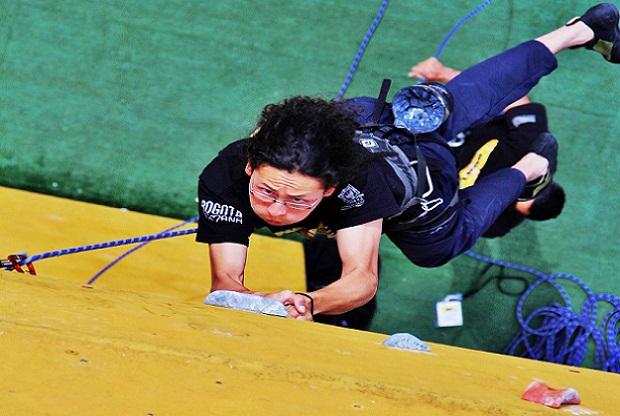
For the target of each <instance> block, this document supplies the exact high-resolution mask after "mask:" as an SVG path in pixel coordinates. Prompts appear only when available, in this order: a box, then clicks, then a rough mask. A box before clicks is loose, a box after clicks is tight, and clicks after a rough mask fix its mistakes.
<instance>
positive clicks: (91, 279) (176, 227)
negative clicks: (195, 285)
mask: <svg viewBox="0 0 620 416" xmlns="http://www.w3.org/2000/svg"><path fill="white" fill-rule="evenodd" d="M196 221H198V217H192V218H189V219H187V220H185V221H183V222H181V223H179V224H177V225H173V226H172V227H169V228H166V229H165V230H163V231H162V233H166V232H169V231H173V230H176V229H178V228H181V227H183V226H184V225H187V224H189V223H192V222H196ZM151 241H153V240H148V241H144V242H142V243H140V244H138V245H137V246H135V247H132V248H131V249H129V250H127V251H126V252H124V253H123V254H121V255H120V256H118V257H117V258H115V259H114V260H112V261H111V262H110V263H108V265H107V266H105V267H104V268H103V269H101V270H99V271H98V272H97V273H95V274H94V275H93V277H91V278H90V279H89V280H88V282H86V285H87V286H90V285H92V284H93V283H95V282H96V281H97V279H99V278H100V277H101V275H102V274H104V273H105V272H107V271H108V270H110V269H111V268H112V267H114V266H116V264H118V263H119V262H120V261H121V260H123V259H124V258H125V257H127V256H129V255H130V254H131V253H133V252H135V251H138V250H140V249H141V248H142V247H144V246H145V245H147V244H148V243H150V242H151Z"/></svg>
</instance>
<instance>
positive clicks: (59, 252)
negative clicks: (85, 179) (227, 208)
mask: <svg viewBox="0 0 620 416" xmlns="http://www.w3.org/2000/svg"><path fill="white" fill-rule="evenodd" d="M196 231H197V229H192V230H181V231H167V232H161V233H157V234H150V235H145V236H142V237H134V238H125V239H122V240H114V241H106V242H103V243H96V244H88V245H85V246H80V247H73V248H65V249H62V250H54V251H47V252H45V253H41V254H35V255H34V256H30V257H27V258H25V259H24V260H22V261H21V262H20V264H21V265H25V264H28V263H34V262H35V261H39V260H43V259H49V258H51V257H60V256H65V255H67V254H75V253H81V252H83V251H91V250H99V249H102V248H110V247H117V246H123V245H127V244H135V243H143V242H148V241H153V240H161V239H164V238H172V237H178V236H181V235H188V234H195V233H196Z"/></svg>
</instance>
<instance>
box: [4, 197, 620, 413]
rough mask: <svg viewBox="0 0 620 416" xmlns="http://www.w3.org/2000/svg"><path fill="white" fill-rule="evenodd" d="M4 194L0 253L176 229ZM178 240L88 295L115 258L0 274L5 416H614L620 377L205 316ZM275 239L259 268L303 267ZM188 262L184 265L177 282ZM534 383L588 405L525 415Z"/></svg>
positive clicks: (332, 330) (198, 285)
mask: <svg viewBox="0 0 620 416" xmlns="http://www.w3.org/2000/svg"><path fill="white" fill-rule="evenodd" d="M7 195H10V196H12V197H15V196H16V195H17V196H19V198H16V199H15V198H14V199H12V200H11V201H12V202H11V207H10V215H11V217H7V212H8V211H7V209H6V204H3V207H2V210H3V212H2V214H3V215H2V219H1V220H0V221H1V222H2V226H3V227H4V228H2V230H3V233H2V237H1V238H2V240H0V249H1V250H3V251H7V254H8V252H11V251H16V250H19V249H21V248H27V249H28V251H29V252H31V253H35V252H40V251H45V250H47V249H49V248H60V247H69V246H73V245H79V244H83V243H89V242H93V241H99V240H102V241H103V240H106V239H110V235H112V234H114V238H116V237H125V236H130V235H141V234H142V233H150V232H155V231H159V230H160V229H163V228H165V227H167V226H169V225H171V224H174V223H175V221H174V220H170V219H162V218H157V217H152V216H142V215H140V214H136V213H127V212H120V211H119V212H117V210H111V209H110V208H104V207H96V206H93V205H88V204H80V203H74V202H71V201H63V200H56V199H54V200H53V201H52V200H48V197H42V196H38V195H33V194H28V193H22V192H21V191H19V192H18V191H10V190H6V189H3V190H0V198H2V200H3V201H7V199H5V197H6V196H7ZM39 198H43V199H39ZM56 203H58V204H59V206H60V207H64V208H62V209H61V211H62V215H59V216H57V217H55V216H54V215H56V214H53V215H52V214H50V212H54V211H55V208H54V204H56ZM13 204H15V205H19V204H23V206H22V207H21V208H19V207H16V206H13ZM32 204H38V205H37V206H36V207H31V205H32ZM74 204H77V205H74ZM37 207H38V209H37ZM52 208H54V209H52ZM28 210H30V211H28ZM37 210H38V211H44V212H45V214H37V215H39V216H36V215H34V214H35V213H34V211H37ZM28 215H34V216H28ZM45 215H47V217H45ZM117 215H118V216H120V217H119V218H125V221H124V224H121V222H123V221H121V222H119V223H116V219H113V217H115V216H117ZM26 217H27V218H28V221H25V220H24V219H25V218H26ZM19 219H21V220H20V221H17V220H19ZM22 220H24V221H22ZM54 222H56V223H57V224H59V225H61V226H59V227H58V228H57V231H56V232H54V231H52V229H53V227H52V226H51V225H50V224H48V223H54ZM9 223H10V227H13V228H10V229H8V230H9V231H7V232H4V231H5V230H7V228H6V227H5V225H6V224H9ZM78 224H79V226H78ZM119 224H120V225H119ZM117 227H120V228H117ZM178 240H181V241H178V242H176V243H173V242H172V241H171V242H170V243H171V244H179V246H174V245H173V246H169V247H168V248H166V249H164V248H158V247H156V244H160V243H162V244H165V243H163V242H160V243H157V242H155V243H153V244H152V247H151V248H150V251H149V249H146V250H147V251H145V252H144V253H147V254H143V256H144V257H140V261H139V262H138V263H140V264H139V265H135V266H131V265H129V264H127V265H125V266H124V267H125V268H123V269H118V270H122V272H117V273H119V274H118V275H115V276H112V275H109V276H107V277H106V276H105V275H104V277H102V281H101V282H100V283H98V284H95V285H94V287H92V288H85V287H82V283H83V282H84V281H85V278H88V277H89V274H90V273H94V272H95V271H97V270H98V269H99V268H100V267H102V265H103V264H100V262H101V263H105V262H106V261H107V260H108V258H98V257H93V259H96V261H95V260H86V259H82V258H80V256H86V254H84V255H81V254H78V255H75V256H74V257H75V258H74V259H72V260H71V261H68V257H67V258H65V260H64V261H65V263H63V261H62V260H61V259H62V258H60V259H58V260H43V261H41V262H40V264H38V266H39V272H40V274H39V275H38V276H30V275H27V274H19V273H16V272H7V271H0V415H2V416H4V415H11V416H13V415H15V416H20V415H28V416H30V415H158V416H161V415H199V414H200V415H210V416H211V415H216V416H217V415H222V416H224V415H226V416H228V415H240V416H241V415H243V416H246V415H252V416H274V415H285V414H286V415H290V414H299V415H304V416H305V415H339V416H340V415H360V414H366V415H390V416H394V415H425V416H426V415H441V416H444V415H446V416H447V415H450V416H461V415H496V416H500V415H501V416H517V415H519V416H530V415H559V414H562V415H571V414H572V415H578V414H579V415H609V416H611V415H618V414H620V413H619V412H618V409H620V397H619V395H618V392H619V391H620V375H617V374H609V373H603V372H599V371H594V370H588V369H577V368H572V367H566V366H560V365H554V364H549V363H542V362H536V361H532V360H525V359H520V358H515V357H508V356H501V355H497V354H489V353H482V352H477V351H472V350H466V349H460V348H454V347H447V346H442V345H437V344H430V346H431V348H432V352H430V353H421V352H412V351H400V350H394V349H389V348H386V347H384V346H382V345H381V342H382V341H383V339H385V338H386V336H385V335H381V334H375V333H370V332H361V331H355V330H348V329H343V328H337V327H330V326H326V325H321V324H315V323H309V322H303V321H296V320H289V319H284V318H279V317H272V316H264V315H258V314H252V313H247V312H239V311H233V310H228V309H222V308H216V307H211V306H206V305H203V304H202V303H201V300H202V297H203V295H204V293H205V282H206V280H207V278H206V277H205V276H208V270H207V268H206V256H205V248H204V247H202V246H201V245H198V244H195V243H192V242H191V240H192V239H191V237H187V238H186V237H181V238H179V239H178ZM185 240H187V242H188V247H189V246H190V245H191V246H193V247H194V248H187V249H186V248H185V245H183V244H184V243H183V242H182V241H185ZM261 240H262V239H261ZM268 240H269V241H268V242H266V243H265V244H266V245H264V246H263V245H262V243H261V244H257V245H256V247H255V248H256V249H257V250H258V251H259V250H265V252H263V253H262V254H264V255H265V256H266V254H267V252H269V253H271V252H274V253H273V254H275V255H279V253H280V252H281V250H283V247H288V245H289V244H291V248H292V251H291V253H298V254H299V251H298V250H299V247H298V245H296V244H294V243H290V242H284V241H279V240H273V239H268ZM272 240H273V241H272ZM52 242H53V243H54V244H52ZM256 242H258V241H256ZM56 243H57V244H56ZM282 245H283V246H282ZM196 246H197V247H198V248H197V249H196V251H195V252H193V251H191V250H194V249H195V248H196ZM253 248H254V247H253ZM181 249H182V250H183V252H184V253H185V255H184V256H183V259H182V260H181V261H180V262H179V263H174V264H175V265H176V266H175V267H171V266H170V264H171V262H175V261H177V260H175V257H176V254H178V253H177V252H176V251H177V250H181ZM158 250H159V251H158ZM101 253H103V251H101V252H99V254H97V255H98V256H101V255H102V254H101ZM148 253H151V254H148ZM92 255H93V256H94V254H92ZM115 255H116V254H111V255H109V257H110V258H112V257H115ZM138 255H140V254H138ZM266 257H268V256H266ZM136 258H138V257H136ZM192 259H194V261H196V262H200V266H198V265H195V264H191V263H192ZM289 259H290V263H289ZM297 260H299V261H297ZM297 260H295V261H293V260H292V256H291V255H289V256H288V258H278V259H277V260H276V261H274V262H273V263H277V264H271V263H267V262H266V263H264V264H263V265H262V266H263V267H267V268H269V270H270V271H269V273H267V276H266V277H272V276H275V275H279V273H282V274H283V275H285V276H286V279H289V278H290V277H291V274H290V272H291V271H290V270H288V273H289V274H287V273H284V272H285V270H284V267H283V266H282V264H280V263H288V264H289V265H291V266H294V265H296V268H297V269H299V267H301V266H300V265H299V263H300V261H301V259H300V258H298V259H297ZM133 261H135V260H133ZM255 261H256V262H257V263H254V266H253V267H254V268H259V267H261V265H260V264H258V261H259V260H258V259H257V260H255ZM46 262H47V264H46ZM130 262H131V261H129V259H128V263H130ZM66 263H70V264H66ZM281 266H282V268H280V267H281ZM119 267H121V266H120V265H119ZM84 268H89V270H83V269H84ZM297 271H299V270H297ZM256 272H257V275H258V274H259V273H260V272H261V270H256ZM287 281H288V280H287ZM270 284H275V285H278V284H279V283H276V282H272V283H270ZM207 285H208V283H207ZM534 379H541V380H543V381H545V382H547V383H548V384H549V385H551V386H553V387H574V388H576V389H577V390H578V391H579V393H580V394H581V397H582V404H581V405H579V406H569V407H567V408H565V409H562V410H552V409H549V408H546V407H544V406H542V405H540V404H535V403H530V402H526V401H523V400H521V399H520V395H521V393H522V392H523V390H524V389H525V388H526V386H527V385H528V384H529V383H530V382H531V381H532V380H534Z"/></svg>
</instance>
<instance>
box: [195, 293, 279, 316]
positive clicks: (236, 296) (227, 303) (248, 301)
mask: <svg viewBox="0 0 620 416" xmlns="http://www.w3.org/2000/svg"><path fill="white" fill-rule="evenodd" d="M204 303H205V304H206V305H211V306H222V307H224V308H232V309H237V310H241V311H247V312H254V313H264V314H266V315H276V316H284V317H286V316H288V313H287V312H286V309H285V308H284V305H283V304H282V302H278V301H277V300H273V299H269V298H265V297H262V296H258V295H251V294H249V293H239V292H233V291H231V290H216V291H215V292H212V293H209V295H208V296H207V297H206V298H205V302H204Z"/></svg>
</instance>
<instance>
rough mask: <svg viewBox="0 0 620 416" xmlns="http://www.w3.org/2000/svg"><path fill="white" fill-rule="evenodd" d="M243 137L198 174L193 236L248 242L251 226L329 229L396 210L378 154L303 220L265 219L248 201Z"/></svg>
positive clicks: (275, 229)
mask: <svg viewBox="0 0 620 416" xmlns="http://www.w3.org/2000/svg"><path fill="white" fill-rule="evenodd" d="M248 140H251V139H243V140H239V141H237V142H234V143H232V144H230V145H228V146H227V147H226V148H224V149H223V150H222V151H221V152H220V153H219V155H218V156H217V157H216V158H215V159H214V160H213V161H212V162H211V163H209V165H207V167H205V169H204V170H203V172H202V174H201V175H200V180H199V186H198V197H199V203H198V205H199V206H198V209H199V215H200V219H199V223H198V234H197V237H196V240H197V241H200V242H204V243H223V242H231V243H239V244H243V245H248V243H249V237H250V235H251V234H252V232H254V230H256V229H258V228H261V227H268V228H269V229H270V230H271V231H273V232H274V233H282V232H302V233H304V234H305V235H307V236H312V235H314V234H316V233H317V232H318V233H322V234H327V235H330V234H331V235H333V233H335V232H336V231H337V230H340V229H343V228H348V227H352V226H356V225H360V224H365V223H367V222H370V221H374V220H377V219H379V218H384V217H388V216H391V215H393V214H395V213H396V212H398V209H399V204H398V201H397V199H396V198H397V196H396V195H394V193H393V192H392V190H391V187H390V185H389V183H388V181H387V179H386V175H385V173H386V172H385V166H383V165H384V164H385V162H384V161H382V160H380V159H379V160H374V161H371V162H370V164H369V166H368V169H367V171H366V172H365V173H363V174H361V175H360V176H359V177H358V178H356V179H355V180H353V181H351V182H349V183H345V184H341V185H340V186H338V188H337V189H336V191H335V192H334V194H333V195H332V196H330V197H327V198H324V199H323V200H322V201H321V203H320V204H319V205H318V206H317V207H316V208H315V209H314V210H313V211H312V213H311V214H310V215H309V216H308V217H307V218H306V219H304V220H303V221H300V222H298V223H295V224H291V225H287V226H272V225H269V224H267V223H265V222H264V221H263V220H261V219H260V218H259V217H258V216H257V215H256V214H255V213H254V211H253V210H252V207H251V205H250V197H249V192H248V188H249V176H248V175H247V174H246V172H245V166H246V163H247V160H248V158H247V151H246V148H247V141H248ZM388 169H389V168H388ZM387 174H388V175H389V174H390V172H387Z"/></svg>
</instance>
